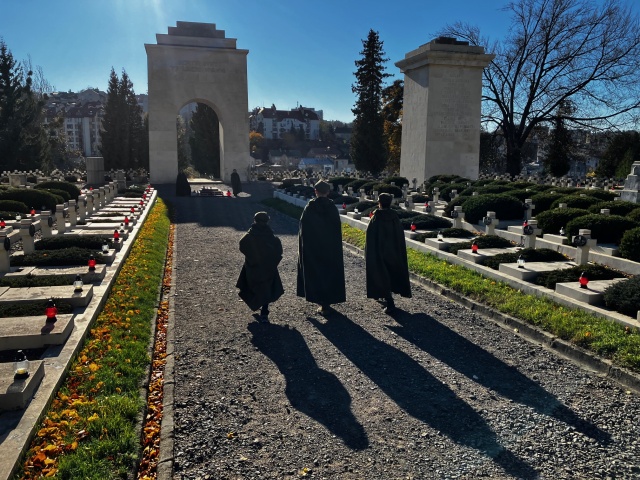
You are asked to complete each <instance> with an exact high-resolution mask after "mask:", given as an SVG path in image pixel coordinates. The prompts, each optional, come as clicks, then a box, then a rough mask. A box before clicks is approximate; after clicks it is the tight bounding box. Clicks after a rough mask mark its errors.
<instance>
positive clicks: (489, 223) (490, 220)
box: [482, 212, 500, 235]
mask: <svg viewBox="0 0 640 480" xmlns="http://www.w3.org/2000/svg"><path fill="white" fill-rule="evenodd" d="M482 221H483V222H484V225H485V233H486V234H487V235H495V234H496V226H497V225H498V223H500V220H498V219H497V218H496V212H487V216H486V217H484V218H483V219H482Z"/></svg>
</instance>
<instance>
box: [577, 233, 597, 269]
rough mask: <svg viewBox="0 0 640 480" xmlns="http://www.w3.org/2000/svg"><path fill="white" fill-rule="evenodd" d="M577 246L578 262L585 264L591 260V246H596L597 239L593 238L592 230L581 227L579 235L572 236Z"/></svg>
mask: <svg viewBox="0 0 640 480" xmlns="http://www.w3.org/2000/svg"><path fill="white" fill-rule="evenodd" d="M572 241H573V244H574V245H575V246H576V260H575V261H576V263H577V264H578V265H585V264H587V263H588V262H589V248H590V247H595V246H596V241H595V240H593V239H592V238H591V230H588V229H586V228H585V229H580V230H578V235H576V236H575V237H573V238H572Z"/></svg>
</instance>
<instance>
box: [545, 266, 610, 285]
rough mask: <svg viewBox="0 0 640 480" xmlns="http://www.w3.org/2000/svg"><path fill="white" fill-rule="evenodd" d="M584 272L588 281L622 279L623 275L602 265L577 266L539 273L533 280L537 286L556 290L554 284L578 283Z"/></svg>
mask: <svg viewBox="0 0 640 480" xmlns="http://www.w3.org/2000/svg"><path fill="white" fill-rule="evenodd" d="M583 272H584V274H585V275H586V276H587V278H588V279H589V280H611V279H613V278H622V277H623V275H622V274H621V273H619V272H616V271H615V270H611V269H610V268H607V267H604V266H602V265H591V264H587V265H577V266H575V267H571V268H565V269H562V270H553V271H550V272H541V273H540V274H539V275H538V276H537V277H536V280H535V283H536V284H537V285H542V286H543V287H547V288H550V289H551V290H555V289H556V283H568V282H576V284H577V282H578V279H579V278H580V275H581V274H582V273H583Z"/></svg>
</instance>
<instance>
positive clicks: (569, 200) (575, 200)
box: [536, 195, 601, 210]
mask: <svg viewBox="0 0 640 480" xmlns="http://www.w3.org/2000/svg"><path fill="white" fill-rule="evenodd" d="M561 203H566V204H567V208H582V209H583V210H586V209H587V208H589V207H591V206H593V205H596V204H598V203H601V200H599V199H597V198H596V197H589V196H586V197H581V196H579V195H565V196H564V197H560V198H558V199H557V200H556V201H554V202H553V203H552V204H551V209H554V208H558V207H559V206H560V204H561ZM536 205H537V204H536Z"/></svg>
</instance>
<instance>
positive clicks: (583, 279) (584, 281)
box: [578, 272, 589, 288]
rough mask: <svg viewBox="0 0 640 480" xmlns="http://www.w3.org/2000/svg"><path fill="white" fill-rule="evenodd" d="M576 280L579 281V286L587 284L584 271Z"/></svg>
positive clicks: (587, 280) (585, 286) (584, 286)
mask: <svg viewBox="0 0 640 480" xmlns="http://www.w3.org/2000/svg"><path fill="white" fill-rule="evenodd" d="M578 281H579V282H580V288H587V285H588V284H589V278H588V277H587V274H586V273H584V272H582V273H581V274H580V278H579V279H578Z"/></svg>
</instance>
